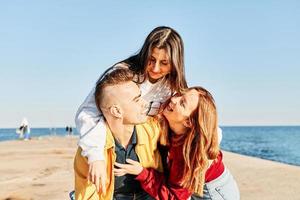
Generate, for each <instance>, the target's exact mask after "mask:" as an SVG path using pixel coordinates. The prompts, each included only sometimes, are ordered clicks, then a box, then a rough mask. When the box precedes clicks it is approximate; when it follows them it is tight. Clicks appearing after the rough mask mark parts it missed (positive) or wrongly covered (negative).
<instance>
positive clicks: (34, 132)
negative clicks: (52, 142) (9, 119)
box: [0, 128, 78, 141]
mask: <svg viewBox="0 0 300 200" xmlns="http://www.w3.org/2000/svg"><path fill="white" fill-rule="evenodd" d="M72 129H73V134H75V135H78V132H77V131H76V129H75V128H72ZM48 135H57V136H65V135H67V132H66V128H30V137H39V136H48ZM17 139H19V135H18V134H16V129H11V128H8V129H0V141H5V140H17Z"/></svg>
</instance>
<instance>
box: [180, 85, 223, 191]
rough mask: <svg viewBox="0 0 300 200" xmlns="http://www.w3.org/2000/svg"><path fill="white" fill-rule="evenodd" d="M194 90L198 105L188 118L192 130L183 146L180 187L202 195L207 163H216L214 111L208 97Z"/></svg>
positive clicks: (200, 90)
mask: <svg viewBox="0 0 300 200" xmlns="http://www.w3.org/2000/svg"><path fill="white" fill-rule="evenodd" d="M192 89H194V90H197V92H198V94H199V102H198V106H197V109H196V110H195V111H194V112H193V113H192V114H191V116H190V120H191V122H192V127H191V128H190V130H189V131H188V133H187V134H186V138H185V140H184V145H183V157H184V161H185V166H184V172H183V176H182V177H183V179H182V183H181V184H182V186H183V187H185V188H188V189H189V190H190V191H192V192H194V193H197V194H199V195H203V186H204V183H205V173H206V170H207V169H208V166H209V160H213V159H216V158H217V156H218V153H219V142H218V133H217V128H218V121H217V110H216V105H215V102H214V99H213V97H212V95H211V94H210V93H209V92H208V91H207V90H206V89H204V88H202V87H192V88H189V89H188V90H192Z"/></svg>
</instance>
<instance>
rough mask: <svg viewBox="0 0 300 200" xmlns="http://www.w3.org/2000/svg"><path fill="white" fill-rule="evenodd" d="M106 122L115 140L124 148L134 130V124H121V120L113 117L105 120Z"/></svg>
mask: <svg viewBox="0 0 300 200" xmlns="http://www.w3.org/2000/svg"><path fill="white" fill-rule="evenodd" d="M107 123H108V125H109V128H110V130H111V132H112V134H113V136H114V138H115V140H117V141H118V143H119V144H121V145H122V146H123V147H124V148H125V149H126V148H127V146H128V144H129V142H130V139H131V136H132V133H133V130H134V125H132V124H130V125H129V124H123V123H122V121H121V120H115V119H112V120H107Z"/></svg>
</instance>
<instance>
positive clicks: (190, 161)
mask: <svg viewBox="0 0 300 200" xmlns="http://www.w3.org/2000/svg"><path fill="white" fill-rule="evenodd" d="M162 115H163V118H165V119H166V120H163V121H162V132H164V133H167V134H166V135H167V137H166V138H168V142H167V146H165V147H163V148H162V149H164V150H162V151H161V152H162V157H163V160H165V162H164V165H165V167H164V168H165V171H164V173H160V172H158V171H156V170H154V169H151V168H143V167H142V166H141V165H140V164H139V163H138V162H136V161H132V160H127V162H128V163H129V164H118V163H117V164H116V166H117V167H118V169H115V170H114V172H115V175H116V176H122V175H124V174H126V173H129V174H134V175H137V177H136V179H137V180H139V181H140V183H141V186H142V187H143V189H144V190H145V191H146V192H148V193H149V194H150V195H151V196H152V197H154V198H155V199H157V200H165V199H166V200H167V199H174V200H175V199H179V200H185V199H189V198H191V199H216V200H217V199H229V200H236V199H239V190H238V187H237V184H236V182H235V180H234V179H233V177H232V175H231V174H230V172H229V171H228V170H227V169H226V168H225V167H224V164H223V162H222V157H223V155H222V152H221V151H220V149H219V142H218V133H217V129H218V122H217V111H216V106H215V103H214V99H213V97H212V95H211V94H210V93H209V92H208V91H207V90H205V89H204V88H201V87H193V88H189V89H187V90H186V91H184V92H182V94H180V95H179V94H177V95H175V96H173V97H172V98H171V99H170V102H169V104H167V106H166V107H165V109H164V110H163V112H162ZM163 122H168V123H163ZM166 124H168V126H166ZM166 127H168V128H166ZM164 130H167V131H164ZM164 154H165V155H164ZM164 158H165V159H164ZM192 194H193V195H192Z"/></svg>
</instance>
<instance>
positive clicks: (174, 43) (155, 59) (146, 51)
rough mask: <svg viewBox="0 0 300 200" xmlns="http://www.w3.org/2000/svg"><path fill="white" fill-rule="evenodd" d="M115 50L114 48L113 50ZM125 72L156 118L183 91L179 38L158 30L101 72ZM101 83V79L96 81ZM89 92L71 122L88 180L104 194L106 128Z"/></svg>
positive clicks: (182, 52)
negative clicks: (136, 49)
mask: <svg viewBox="0 0 300 200" xmlns="http://www.w3.org/2000/svg"><path fill="white" fill-rule="evenodd" d="M116 48H117V47H116ZM124 67H125V68H129V69H130V70H131V71H133V72H134V73H135V75H136V81H137V82H138V83H139V85H140V89H141V92H142V97H143V99H145V100H146V101H148V102H150V107H149V111H148V114H149V115H156V114H157V112H158V110H159V107H160V105H161V104H162V103H164V102H165V101H166V100H167V99H169V98H170V96H171V94H173V93H174V92H179V91H181V90H183V89H184V88H186V87H187V83H186V80H185V72H184V48H183V41H182V39H181V37H180V35H179V34H178V33H177V32H176V31H175V30H174V29H172V28H170V27H166V26H159V27H156V28H155V29H153V30H152V31H151V32H150V33H149V35H148V36H147V38H146V40H145V42H144V44H143V46H142V48H141V49H140V51H139V52H138V53H137V54H136V55H133V56H131V57H129V58H127V59H125V60H123V61H121V62H118V63H117V64H115V65H114V66H113V67H111V68H109V69H108V70H106V71H105V72H104V74H103V75H102V77H104V76H105V75H106V74H107V73H110V72H111V71H114V70H115V69H116V68H124ZM99 81H101V78H100V79H99ZM94 93H95V89H93V90H92V91H91V92H90V94H89V95H88V97H87V98H86V99H85V101H84V102H83V103H82V105H81V106H80V107H79V109H78V111H77V114H76V117H75V122H76V127H77V129H78V131H79V133H80V139H79V142H78V145H79V146H80V147H81V148H82V156H84V157H87V158H88V163H89V169H90V170H89V174H88V178H89V179H90V180H91V181H92V182H93V183H95V184H96V187H97V188H98V190H99V188H100V184H101V186H102V189H103V190H104V191H105V163H104V155H103V149H104V145H105V137H106V127H105V123H104V120H103V116H102V114H101V112H99V110H98V109H97V106H96V103H95V95H94Z"/></svg>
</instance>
